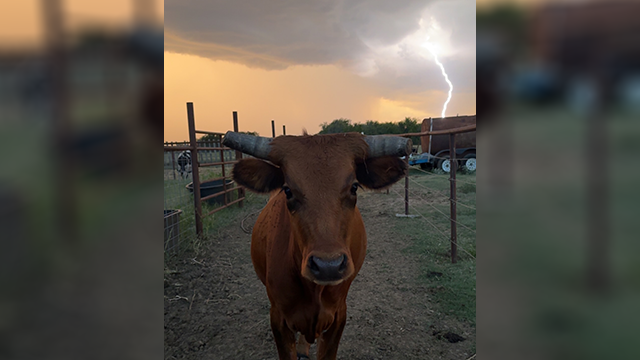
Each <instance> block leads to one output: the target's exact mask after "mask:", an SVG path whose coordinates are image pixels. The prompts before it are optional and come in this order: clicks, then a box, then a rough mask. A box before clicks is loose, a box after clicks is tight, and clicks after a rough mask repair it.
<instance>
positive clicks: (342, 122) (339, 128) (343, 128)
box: [320, 118, 355, 134]
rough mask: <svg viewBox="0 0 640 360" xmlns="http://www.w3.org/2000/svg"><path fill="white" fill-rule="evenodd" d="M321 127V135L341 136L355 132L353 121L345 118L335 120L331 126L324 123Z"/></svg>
mask: <svg viewBox="0 0 640 360" xmlns="http://www.w3.org/2000/svg"><path fill="white" fill-rule="evenodd" d="M320 127H322V130H320V134H341V133H346V132H352V131H355V130H354V128H353V125H351V120H349V119H345V118H340V119H336V120H333V121H332V122H331V124H327V123H326V122H325V123H322V124H321V125H320Z"/></svg>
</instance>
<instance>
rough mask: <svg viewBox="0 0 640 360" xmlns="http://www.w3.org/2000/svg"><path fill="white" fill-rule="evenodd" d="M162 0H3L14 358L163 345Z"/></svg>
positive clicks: (1, 200)
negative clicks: (11, 19) (108, 13)
mask: <svg viewBox="0 0 640 360" xmlns="http://www.w3.org/2000/svg"><path fill="white" fill-rule="evenodd" d="M162 6H163V5H162V1H155V0H131V2H130V3H129V4H124V3H122V2H120V3H118V2H110V1H93V2H91V3H90V4H89V3H82V4H81V3H77V4H76V3H74V2H66V1H62V0H37V1H36V0H32V1H23V2H17V3H16V4H13V3H8V2H7V3H6V4H4V3H3V4H2V5H0V12H2V13H3V14H4V15H3V16H5V17H6V16H12V15H8V14H10V13H15V15H13V16H15V17H16V19H18V20H19V21H18V22H19V23H21V24H24V26H25V27H29V28H25V29H18V28H16V29H15V31H14V32H6V31H7V30H6V29H8V28H7V27H4V28H3V29H4V30H3V31H5V32H3V33H1V34H0V35H1V36H0V38H1V39H6V41H5V42H2V43H0V149H2V150H1V151H0V154H2V157H3V162H2V164H3V166H1V167H0V229H2V235H0V244H1V245H2V249H1V250H0V287H1V288H2V291H1V292H0V358H1V359H146V358H148V359H157V358H161V357H162V352H163V345H162V335H161V331H162V314H163V310H162V279H161V278H160V277H158V274H159V273H160V271H162V266H163V260H162V257H163V248H162V247H163V245H162V242H160V241H158V240H159V239H160V238H161V231H162V230H161V228H160V225H159V224H160V223H159V221H158V219H159V213H158V214H156V213H155V212H156V211H159V210H160V207H161V202H162V196H161V193H162V184H161V182H160V179H159V178H158V177H157V176H156V175H155V174H154V172H155V171H157V169H158V168H159V166H160V159H161V158H160V156H159V155H160V148H159V145H160V143H161V142H162V128H163V126H162V123H163V109H164V106H163V98H164V95H163V94H164V90H163V66H164V59H163V41H164V39H163V31H162V18H161V17H160V14H161V13H162V10H161V9H162ZM106 7H111V8H110V10H118V7H122V16H121V19H120V20H118V21H114V19H113V18H111V19H109V21H107V20H106V19H104V18H102V17H101V15H100V14H102V12H103V10H104V9H105V8H106ZM20 17H24V19H22V18H20ZM22 20H24V21H22ZM21 34H35V35H33V36H32V38H28V37H21V36H23V35H21ZM25 39H27V40H25ZM156 149H157V150H156ZM153 159H156V160H155V162H157V165H156V164H155V163H154V160H153ZM157 215H158V216H157ZM154 229H155V230H154Z"/></svg>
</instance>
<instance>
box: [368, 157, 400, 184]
mask: <svg viewBox="0 0 640 360" xmlns="http://www.w3.org/2000/svg"><path fill="white" fill-rule="evenodd" d="M406 173H407V164H406V163H405V162H404V160H402V159H400V158H398V157H395V156H381V157H376V158H368V159H365V160H364V161H362V162H358V163H356V178H357V179H358V182H359V183H360V185H362V186H364V187H366V188H369V189H384V188H386V187H389V186H391V185H393V184H394V183H395V182H396V181H398V180H400V179H402V178H403V177H404V176H405V174H406Z"/></svg>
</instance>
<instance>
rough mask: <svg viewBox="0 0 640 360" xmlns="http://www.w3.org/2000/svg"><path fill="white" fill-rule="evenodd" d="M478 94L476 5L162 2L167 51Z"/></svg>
mask: <svg viewBox="0 0 640 360" xmlns="http://www.w3.org/2000/svg"><path fill="white" fill-rule="evenodd" d="M425 41H437V43H438V44H440V45H441V46H440V47H441V50H442V51H441V52H439V54H438V56H439V58H440V60H441V61H442V62H443V63H444V64H445V67H446V68H447V72H448V73H449V76H450V78H451V81H452V82H453V83H454V93H455V92H457V91H464V92H474V91H475V1H471V0H450V1H442V0H438V1H434V0H430V1H429V0H427V1H425V0H401V1H389V0H327V1H300V0H293V1H291V0H289V1H287V0H275V1H265V0H248V1H228V0H227V1H223V0H218V1H215V0H214V1H211V0H189V1H185V0H165V50H166V51H171V52H177V53H184V54H192V55H198V56H201V57H205V58H209V59H212V60H226V61H231V62H236V63H241V64H244V65H247V66H249V67H258V68H263V69H268V70H282V69H286V68H288V67H290V66H296V65H327V64H334V65H337V66H341V67H344V68H346V69H349V70H350V71H352V72H354V73H356V74H359V75H361V76H365V77H371V78H373V79H375V80H376V81H378V82H380V84H381V85H384V86H385V87H388V88H389V89H390V90H389V91H390V92H393V91H395V90H398V91H407V90H409V91H418V90H446V89H447V87H446V84H445V83H444V80H443V78H442V75H441V73H440V70H439V68H438V67H437V66H436V65H435V63H434V62H433V57H432V55H431V54H430V53H429V52H428V51H427V50H426V49H425V48H424V46H421V44H423V43H424V42H425Z"/></svg>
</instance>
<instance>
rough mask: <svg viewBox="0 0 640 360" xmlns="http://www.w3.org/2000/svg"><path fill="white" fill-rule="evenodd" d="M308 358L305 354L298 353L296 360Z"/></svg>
mask: <svg viewBox="0 0 640 360" xmlns="http://www.w3.org/2000/svg"><path fill="white" fill-rule="evenodd" d="M308 358H309V357H308V356H307V355H305V354H300V353H298V360H304V359H308Z"/></svg>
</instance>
